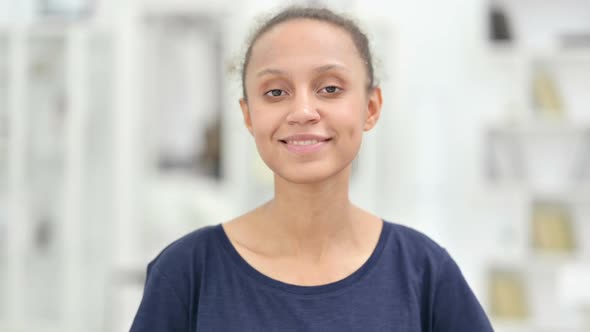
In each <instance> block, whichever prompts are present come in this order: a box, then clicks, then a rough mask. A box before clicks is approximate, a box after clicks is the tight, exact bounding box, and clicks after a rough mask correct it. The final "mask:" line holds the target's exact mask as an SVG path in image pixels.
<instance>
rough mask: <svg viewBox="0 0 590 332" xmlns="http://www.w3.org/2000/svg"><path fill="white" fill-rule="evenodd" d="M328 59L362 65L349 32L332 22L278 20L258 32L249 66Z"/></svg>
mask: <svg viewBox="0 0 590 332" xmlns="http://www.w3.org/2000/svg"><path fill="white" fill-rule="evenodd" d="M330 63H334V64H339V65H341V66H344V67H355V66H359V65H360V66H361V67H362V60H361V58H360V55H359V53H358V51H357V49H356V47H355V44H354V42H353V40H352V38H351V36H350V35H349V33H348V32H347V31H346V30H344V29H342V28H340V27H337V26H335V25H333V24H331V23H326V22H320V21H316V20H310V19H296V20H291V21H287V22H283V23H280V24H278V25H277V26H275V27H273V28H272V29H270V30H269V31H267V32H265V33H264V34H263V35H261V36H260V38H259V39H258V40H257V41H256V42H255V44H254V45H253V47H252V54H251V58H250V65H249V66H248V67H249V68H248V70H249V71H254V72H258V71H260V70H261V69H263V68H266V67H273V68H274V67H290V66H292V65H308V66H313V67H317V66H321V65H326V64H330Z"/></svg>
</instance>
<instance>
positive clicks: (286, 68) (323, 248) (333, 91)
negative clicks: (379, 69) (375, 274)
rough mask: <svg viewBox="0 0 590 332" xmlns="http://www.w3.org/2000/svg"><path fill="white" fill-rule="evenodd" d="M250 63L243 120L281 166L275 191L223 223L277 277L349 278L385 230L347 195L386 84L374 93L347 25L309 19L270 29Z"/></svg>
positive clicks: (255, 262)
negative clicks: (264, 201)
mask: <svg viewBox="0 0 590 332" xmlns="http://www.w3.org/2000/svg"><path fill="white" fill-rule="evenodd" d="M245 70H246V82H245V84H246V90H247V93H248V100H247V101H246V100H244V99H242V100H240V106H241V109H242V114H243V116H244V123H245V125H246V128H247V129H248V130H249V131H250V133H251V134H252V136H253V137H254V139H255V141H256V146H257V149H258V151H259V153H260V155H261V157H262V159H263V160H264V161H265V163H266V164H267V165H268V166H269V167H270V168H271V170H272V171H273V172H274V180H275V195H274V198H273V199H272V200H270V201H269V202H267V203H265V204H263V205H262V206H260V207H258V208H257V209H255V210H253V211H251V212H249V213H247V214H245V215H243V216H240V217H238V218H236V219H234V220H231V221H228V222H226V223H224V224H223V228H224V230H225V232H226V233H227V235H228V237H229V238H230V241H231V242H232V244H233V245H234V247H235V248H236V250H237V251H238V253H239V254H240V255H241V256H242V257H243V258H244V259H245V260H246V261H247V262H248V263H249V264H250V265H251V266H252V267H254V268H255V269H256V270H258V271H259V272H261V273H263V274H265V275H267V276H269V277H271V278H273V279H276V280H279V281H282V282H286V283H289V284H294V285H301V286H313V285H323V284H327V283H332V282H335V281H338V280H341V279H343V278H345V277H347V276H348V275H350V274H352V273H353V272H354V271H356V270H357V269H358V268H360V266H361V265H362V264H363V263H364V262H366V260H367V259H368V258H369V256H370V255H371V253H372V252H373V250H374V248H375V246H376V244H377V242H378V239H379V235H380V233H381V228H382V221H381V219H380V218H378V217H377V216H375V215H373V214H371V213H369V212H367V211H364V210H363V209H361V208H359V207H357V206H355V205H354V204H352V202H351V201H350V200H349V196H348V192H349V186H350V173H351V163H352V160H353V159H354V158H355V157H356V155H357V153H358V150H359V148H360V145H361V141H362V136H363V133H364V132H365V131H368V130H371V129H372V128H373V127H374V126H375V124H376V123H377V121H378V119H379V115H380V112H381V105H382V97H381V90H380V89H379V88H373V89H370V90H367V88H366V77H367V73H366V69H365V65H364V63H363V61H362V59H361V57H360V55H359V53H358V51H357V50H356V48H355V45H354V43H353V41H352V39H351V38H350V36H349V35H348V34H347V32H346V31H344V30H343V29H341V28H339V27H336V26H333V25H331V24H329V23H324V22H319V21H312V20H307V19H297V20H291V21H287V22H284V23H281V24H279V25H277V26H275V27H274V28H272V29H270V30H269V31H267V32H266V33H265V34H263V35H262V36H261V37H260V38H259V39H258V40H257V41H256V43H255V44H254V46H253V49H252V56H251V59H250V63H249V65H248V67H247V68H246V69H245ZM301 134H305V135H308V136H301ZM309 135H311V136H309ZM316 135H317V137H316ZM318 137H319V138H318ZM302 147H305V148H302ZM301 149H304V152H301ZM294 151H295V152H294Z"/></svg>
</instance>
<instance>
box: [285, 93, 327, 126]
mask: <svg viewBox="0 0 590 332" xmlns="http://www.w3.org/2000/svg"><path fill="white" fill-rule="evenodd" d="M319 119H320V113H319V112H318V109H317V105H316V103H315V102H314V98H313V95H311V94H307V93H300V94H298V95H296V96H295V98H294V102H293V104H292V105H291V109H290V110H289V114H287V122H288V123H289V124H307V123H315V122H317V121H318V120H319Z"/></svg>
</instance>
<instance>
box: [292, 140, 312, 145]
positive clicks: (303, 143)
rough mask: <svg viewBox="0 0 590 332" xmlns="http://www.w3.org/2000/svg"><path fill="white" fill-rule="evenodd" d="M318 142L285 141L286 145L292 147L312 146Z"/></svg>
mask: <svg viewBox="0 0 590 332" xmlns="http://www.w3.org/2000/svg"><path fill="white" fill-rule="evenodd" d="M317 143H318V140H309V141H287V144H293V145H313V144H317Z"/></svg>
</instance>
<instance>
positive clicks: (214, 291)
mask: <svg viewBox="0 0 590 332" xmlns="http://www.w3.org/2000/svg"><path fill="white" fill-rule="evenodd" d="M147 271H148V274H147V281H146V284H145V290H144V294H143V299H142V301H141V305H140V307H139V309H138V312H137V315H136V317H135V320H134V322H133V325H132V327H131V331H132V332H148V331H149V332H159V331H162V332H164V331H166V332H167V331H170V332H172V331H174V332H189V331H190V332H196V331H199V332H238V331H239V332H250V331H252V332H261V331H265V332H266V331H302V332H303V331H305V332H310V331H322V332H326V331H337V332H347V331H363V332H367V331H379V332H380V331H392V332H393V331H395V332H489V331H493V330H492V327H491V325H490V323H489V321H488V318H487V317H486V314H485V313H484V311H483V310H482V307H481V306H480V304H479V302H478V301H477V299H476V298H475V296H474V294H473V292H472V291H471V289H470V288H469V286H468V285H467V283H466V281H465V279H464V277H463V275H462V273H461V271H460V270H459V267H458V266H457V264H456V263H455V261H454V260H453V259H452V258H451V257H450V256H449V254H448V253H447V251H446V250H445V249H444V248H442V247H440V246H439V245H438V244H436V243H435V242H434V241H432V240H431V239H429V238H428V237H427V236H425V235H423V234H422V233H420V232H418V231H416V230H413V229H411V228H408V227H405V226H402V225H399V224H395V223H391V222H388V221H384V222H383V228H382V231H381V235H380V237H379V241H378V243H377V246H376V247H375V249H374V251H373V253H372V254H371V256H370V257H369V259H368V260H367V261H366V262H365V263H364V264H363V265H362V266H361V267H360V268H359V269H358V270H356V271H355V272H354V273H352V274H351V275H349V276H348V277H346V278H344V279H341V280H339V281H336V282H333V283H329V284H325V285H319V286H298V285H292V284H288V283H284V282H281V281H279V280H276V279H272V278H270V277H268V276H266V275H264V274H262V273H261V272H259V271H258V270H256V269H254V268H253V267H252V266H251V265H249V264H248V263H247V262H246V260H244V259H243V258H242V257H241V256H240V254H239V253H238V252H237V251H236V249H235V248H234V247H233V245H232V243H231V242H230V240H229V238H228V237H227V235H226V233H225V231H224V229H223V228H222V226H221V224H217V225H212V226H206V227H203V228H200V229H198V230H196V231H194V232H192V233H190V234H188V235H186V236H184V237H183V238H181V239H179V240H177V241H175V242H174V243H172V244H171V245H170V246H168V247H167V248H166V249H164V250H163V251H162V253H160V255H158V257H157V258H156V259H154V260H153V261H152V262H151V263H150V264H149V265H148V269H147Z"/></svg>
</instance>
